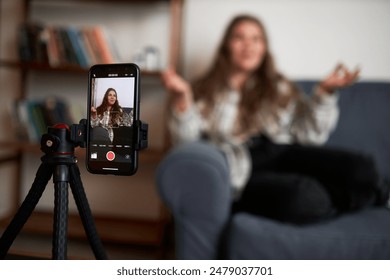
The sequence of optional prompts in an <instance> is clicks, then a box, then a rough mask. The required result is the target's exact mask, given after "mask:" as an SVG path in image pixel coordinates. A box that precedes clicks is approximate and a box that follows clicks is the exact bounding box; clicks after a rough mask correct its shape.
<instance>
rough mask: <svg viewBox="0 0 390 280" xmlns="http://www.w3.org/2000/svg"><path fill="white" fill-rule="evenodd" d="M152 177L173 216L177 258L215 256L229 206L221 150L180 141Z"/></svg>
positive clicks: (225, 164)
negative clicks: (154, 177) (179, 144)
mask: <svg viewBox="0 0 390 280" xmlns="http://www.w3.org/2000/svg"><path fill="white" fill-rule="evenodd" d="M156 180H157V187H158V191H159V193H160V196H161V198H162V199H163V201H164V202H165V203H166V205H167V206H168V208H169V209H170V211H171V213H172V215H173V217H174V221H175V234H176V236H175V239H176V255H177V258H179V259H216V258H218V252H219V248H218V247H219V246H218V244H219V242H220V240H221V234H222V232H223V231H224V229H225V227H226V224H227V222H228V220H229V216H230V207H231V188H230V183H229V170H228V166H227V162H226V159H225V157H224V156H223V155H222V153H221V152H219V151H218V150H217V149H216V148H215V147H214V146H212V145H210V144H207V143H204V142H192V143H187V144H183V145H182V146H179V147H177V148H174V149H173V150H172V151H171V152H170V153H169V154H168V155H167V156H166V158H165V159H164V160H163V161H162V162H161V163H160V165H159V167H158V170H157V177H156Z"/></svg>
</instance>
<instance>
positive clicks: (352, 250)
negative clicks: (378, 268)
mask: <svg viewBox="0 0 390 280" xmlns="http://www.w3.org/2000/svg"><path fill="white" fill-rule="evenodd" d="M386 221H387V222H386ZM389 221H390V210H389V209H386V208H373V209H366V210H363V211H360V212H356V213H351V214H345V215H342V216H340V217H339V218H336V219H332V220H329V221H326V222H322V223H316V224H311V225H304V226H297V225H291V224H287V223H280V222H276V221H273V220H270V219H266V218H262V217H258V216H253V215H250V214H247V213H238V214H236V215H234V217H233V218H232V222H231V224H230V228H229V230H228V232H227V235H226V236H227V238H226V242H227V244H226V245H227V252H226V254H227V255H226V258H229V259H275V260H276V259H303V260H306V259H325V260H328V259H390V222H389Z"/></svg>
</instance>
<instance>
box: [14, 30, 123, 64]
mask: <svg viewBox="0 0 390 280" xmlns="http://www.w3.org/2000/svg"><path fill="white" fill-rule="evenodd" d="M19 55H20V60H21V61H22V62H34V63H42V64H48V65H50V66H51V67H60V66H78V67H81V68H89V67H90V66H92V65H94V64H100V63H102V64H106V63H115V62H118V61H120V58H119V56H118V52H117V51H116V48H115V44H114V42H113V41H112V38H111V37H110V36H109V32H108V30H107V29H106V28H105V27H103V26H83V27H74V26H48V25H44V24H39V23H25V24H22V25H21V26H20V29H19Z"/></svg>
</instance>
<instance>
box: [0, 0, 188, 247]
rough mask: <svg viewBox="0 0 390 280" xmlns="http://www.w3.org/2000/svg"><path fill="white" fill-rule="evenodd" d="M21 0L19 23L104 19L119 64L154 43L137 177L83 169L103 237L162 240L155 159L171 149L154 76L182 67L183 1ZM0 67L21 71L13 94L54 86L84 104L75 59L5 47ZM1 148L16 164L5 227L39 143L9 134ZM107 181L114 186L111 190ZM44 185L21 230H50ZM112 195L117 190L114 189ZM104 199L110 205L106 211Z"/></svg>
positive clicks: (146, 73)
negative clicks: (156, 58)
mask: <svg viewBox="0 0 390 280" xmlns="http://www.w3.org/2000/svg"><path fill="white" fill-rule="evenodd" d="M3 2H6V1H5V0H0V5H2V7H1V8H3V7H4V5H3ZM19 2H22V3H23V8H22V11H21V14H20V17H21V22H22V23H24V22H30V21H37V19H39V21H40V22H41V23H43V24H44V25H47V26H70V25H72V24H74V25H75V26H78V27H80V26H84V25H85V26H92V25H100V24H102V25H105V26H106V24H107V26H108V28H109V30H110V32H111V31H112V34H110V35H112V36H113V37H115V38H114V40H113V41H114V43H117V44H118V45H119V47H118V49H119V53H121V58H120V59H119V60H118V61H116V62H135V61H134V59H135V51H138V52H139V51H140V50H143V49H144V48H145V47H148V46H150V44H152V45H154V44H155V45H156V47H157V48H158V50H159V55H160V59H161V61H160V65H159V67H158V68H153V69H147V68H145V69H143V68H141V70H142V72H141V119H142V120H143V121H146V122H148V123H149V138H150V139H151V141H150V146H149V148H148V149H147V150H145V151H141V153H140V169H139V171H138V172H137V174H136V177H134V178H130V179H129V178H123V177H118V178H112V177H111V178H108V176H103V177H99V175H93V176H92V175H90V174H88V173H86V172H85V170H81V172H82V178H83V183H84V186H85V188H86V193H87V196H88V200H89V202H90V205H91V209H92V212H93V213H94V217H95V219H96V223H97V227H98V231H99V232H100V233H101V238H102V239H103V240H107V241H115V242H127V243H136V244H147V245H154V246H158V245H161V243H162V239H163V235H164V228H165V227H166V223H167V221H168V215H167V213H166V212H165V209H164V207H163V206H162V204H161V203H160V201H159V198H158V195H157V194H156V193H155V186H154V180H153V178H154V171H155V169H156V167H157V165H158V162H159V160H161V158H162V157H163V155H164V153H165V151H166V149H167V148H168V147H167V143H166V141H165V140H166V139H165V137H166V136H165V135H166V133H165V124H164V108H163V107H164V105H163V104H164V102H165V91H164V89H163V88H162V85H161V83H160V81H159V75H160V72H161V71H163V70H164V69H165V68H167V67H172V68H175V69H178V68H179V58H180V37H181V26H182V8H183V5H184V3H183V2H184V1H183V0H147V1H140V0H127V1H126V0H115V1H102V0H82V1H75V0H60V1H48V0H19ZM127 12H128V13H127ZM0 17H1V16H0ZM161 23H163V24H161ZM151 24H154V25H151ZM161 27H162V29H161ZM2 28H5V25H3V24H1V26H0V35H1V33H2V30H1V29H2ZM7 28H8V26H7ZM14 28H16V27H15V26H14ZM154 37H157V38H154ZM0 38H1V37H0ZM135 38H136V39H135ZM139 38H142V39H139ZM115 39H117V40H115ZM116 41H117V42H116ZM0 43H1V42H0ZM158 44H161V45H158ZM14 47H15V48H17V47H18V46H14ZM130 50H132V51H130ZM133 50H134V52H133ZM1 54H3V55H1ZM2 69H3V70H2ZM0 71H11V72H17V73H18V76H19V81H20V84H19V85H18V86H15V90H14V91H13V92H14V93H13V94H14V97H15V99H26V98H41V97H47V96H48V95H49V94H51V93H53V92H55V94H57V92H58V95H59V96H62V97H64V98H66V99H67V100H69V99H72V100H73V99H74V100H73V103H71V104H70V106H77V105H80V104H82V105H83V104H85V102H84V99H85V98H86V87H87V78H86V77H87V71H88V67H82V66H79V65H74V64H72V65H69V64H68V65H65V64H58V65H56V66H53V65H51V64H50V63H48V62H45V61H34V60H31V61H22V60H20V59H18V57H16V56H15V55H13V56H12V55H11V56H10V57H8V56H4V51H3V52H0ZM58 85H60V87H59V86H58ZM72 92H76V93H72ZM84 93H85V94H84ZM72 94H73V95H72ZM143 105H144V106H143ZM84 107H86V106H84ZM153 139H154V140H153ZM0 150H2V151H4V150H7V151H8V153H6V154H5V155H4V156H2V157H1V158H0V168H3V167H4V166H6V165H9V164H11V165H15V168H16V169H17V170H16V172H15V173H16V175H15V179H14V180H13V185H15V186H10V188H12V194H11V195H10V196H11V197H12V199H11V200H12V202H11V205H12V206H11V208H10V210H9V215H8V214H7V215H6V217H5V218H3V219H2V225H3V226H4V225H7V223H8V221H9V220H10V219H11V218H12V215H13V213H14V212H15V211H16V210H17V208H18V207H19V205H20V203H21V201H22V200H23V199H24V197H25V194H26V192H27V191H28V189H29V187H30V186H31V185H30V184H31V183H32V181H31V180H32V179H33V176H34V174H35V171H36V168H38V166H39V163H40V161H39V157H40V156H41V155H42V153H41V152H40V151H39V145H38V144H37V143H31V142H28V141H27V140H23V141H21V140H18V139H15V138H14V137H12V136H10V137H9V138H6V139H1V140H0ZM84 153H85V151H84V150H81V149H79V148H78V149H77V151H76V155H77V157H78V159H79V167H80V169H84V166H85V163H84V160H85V155H84ZM97 177H99V178H97ZM107 185H110V186H111V185H115V186H114V187H113V188H111V187H110V188H108V187H107ZM126 188H127V189H126ZM48 189H51V188H50V186H49V185H48V186H47V188H46V190H45V194H44V196H43V197H42V198H41V200H43V202H42V203H41V200H40V203H39V204H38V206H37V209H36V211H34V213H33V216H32V217H31V218H30V219H31V221H30V220H29V221H28V223H27V224H26V225H25V227H24V230H26V231H28V232H37V233H48V232H51V226H52V220H51V213H50V212H51V211H52V210H51V208H52V204H53V192H52V190H48ZM115 193H117V194H116V195H113V194H115ZM111 196H112V197H111ZM70 200H72V199H70ZM107 205H112V206H113V207H109V209H107ZM74 209H75V207H74V205H72V202H71V201H70V220H71V221H72V222H71V225H70V226H69V235H70V236H76V237H80V235H82V231H83V230H82V228H81V224H80V223H79V221H78V217H77V211H74ZM145 213H146V214H145ZM114 229H115V230H114Z"/></svg>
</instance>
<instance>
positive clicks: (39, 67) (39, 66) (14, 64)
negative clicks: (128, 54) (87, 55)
mask: <svg viewBox="0 0 390 280" xmlns="http://www.w3.org/2000/svg"><path fill="white" fill-rule="evenodd" d="M0 67H6V68H15V69H21V70H26V71H27V70H28V71H30V70H35V71H46V72H63V73H64V72H69V73H88V70H89V69H87V68H82V67H79V66H74V65H64V66H58V67H52V66H50V65H49V64H47V63H39V62H19V61H10V60H0ZM161 72H162V71H146V70H141V75H145V76H156V77H159V76H160V75H161Z"/></svg>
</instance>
